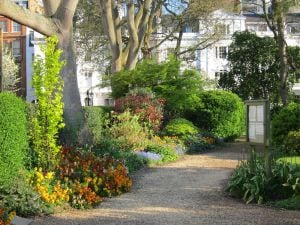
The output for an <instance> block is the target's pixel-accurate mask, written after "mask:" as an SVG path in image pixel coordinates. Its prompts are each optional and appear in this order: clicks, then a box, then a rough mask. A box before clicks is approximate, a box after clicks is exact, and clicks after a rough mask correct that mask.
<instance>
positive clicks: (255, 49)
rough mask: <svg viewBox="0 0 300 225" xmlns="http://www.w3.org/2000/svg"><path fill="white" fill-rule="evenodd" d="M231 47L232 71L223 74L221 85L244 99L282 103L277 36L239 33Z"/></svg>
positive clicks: (234, 36)
mask: <svg viewBox="0 0 300 225" xmlns="http://www.w3.org/2000/svg"><path fill="white" fill-rule="evenodd" d="M229 49H230V51H229V54H228V61H229V65H230V71H229V72H227V73H224V74H222V75H221V76H220V80H219V85H220V87H221V88H223V89H225V90H230V91H232V92H234V93H236V94H237V95H238V96H240V97H241V98H242V99H243V100H248V99H270V101H271V102H272V103H278V101H279V93H278V82H279V75H278V70H279V65H278V60H277V56H276V54H277V47H276V44H275V41H274V39H273V38H271V37H259V36H257V35H256V34H253V33H251V32H249V31H244V32H237V33H234V35H233V42H232V44H231V45H230V47H229Z"/></svg>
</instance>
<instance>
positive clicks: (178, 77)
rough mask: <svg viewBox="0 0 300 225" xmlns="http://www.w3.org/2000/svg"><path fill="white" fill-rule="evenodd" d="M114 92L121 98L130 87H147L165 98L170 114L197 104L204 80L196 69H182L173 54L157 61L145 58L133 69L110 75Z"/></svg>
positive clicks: (113, 93)
mask: <svg viewBox="0 0 300 225" xmlns="http://www.w3.org/2000/svg"><path fill="white" fill-rule="evenodd" d="M109 79H110V82H109V84H110V85H111V87H112V96H113V97H115V98H120V97H123V96H125V95H126V94H128V93H129V91H130V88H148V89H150V90H151V91H152V92H153V93H155V95H156V96H157V97H160V98H163V99H164V100H166V106H165V109H166V113H165V115H167V116H168V119H169V118H176V117H178V116H182V114H183V111H184V110H186V109H191V108H194V106H195V105H196V103H197V102H199V101H200V98H199V93H200V92H201V91H202V90H203V80H202V78H201V76H200V74H199V73H198V72H197V71H196V70H185V71H183V72H182V71H181V70H180V61H178V60H177V59H175V57H170V58H169V59H168V60H167V61H165V62H162V63H159V64H158V63H157V62H155V61H153V60H142V61H141V62H140V63H138V64H137V66H136V68H135V69H133V70H123V71H121V72H119V73H118V74H116V75H113V76H111V77H109Z"/></svg>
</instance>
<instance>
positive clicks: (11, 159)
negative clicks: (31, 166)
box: [0, 93, 28, 186]
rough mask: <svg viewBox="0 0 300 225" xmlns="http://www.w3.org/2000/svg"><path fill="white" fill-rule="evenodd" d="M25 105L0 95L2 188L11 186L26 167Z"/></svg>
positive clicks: (13, 96)
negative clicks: (19, 172)
mask: <svg viewBox="0 0 300 225" xmlns="http://www.w3.org/2000/svg"><path fill="white" fill-rule="evenodd" d="M26 125H27V124H26V109H25V103H24V102H23V101H22V100H21V99H20V98H18V97H16V96H15V95H14V94H11V93H0V186H1V185H4V184H5V185H7V186H9V185H10V184H11V182H12V181H13V180H14V179H15V177H17V176H18V171H19V170H20V169H21V168H23V166H24V158H25V156H26V150H27V148H28V142H27V141H28V138H27V130H26V128H27V127H26Z"/></svg>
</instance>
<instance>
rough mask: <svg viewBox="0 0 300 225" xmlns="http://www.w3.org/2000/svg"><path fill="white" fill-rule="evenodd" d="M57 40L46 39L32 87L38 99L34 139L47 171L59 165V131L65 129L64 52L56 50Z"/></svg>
mask: <svg viewBox="0 0 300 225" xmlns="http://www.w3.org/2000/svg"><path fill="white" fill-rule="evenodd" d="M57 43H58V41H57V38H56V37H49V38H47V45H46V46H42V52H43V53H44V54H45V57H44V58H41V57H36V59H35V62H34V65H33V67H34V74H33V87H34V88H35V93H36V96H37V99H38V104H37V108H36V114H35V116H34V117H33V119H32V130H31V139H32V144H33V149H34V151H35V152H36V154H37V157H38V165H39V167H42V168H43V169H45V170H48V169H53V168H54V167H55V165H57V155H58V153H59V151H60V146H58V145H57V143H56V142H57V137H58V131H59V129H60V128H63V127H64V123H63V118H62V116H63V103H62V90H63V81H62V78H61V76H60V75H59V73H60V70H61V69H62V67H63V65H64V63H63V62H60V56H61V53H62V52H61V51H60V50H58V49H56V45H57Z"/></svg>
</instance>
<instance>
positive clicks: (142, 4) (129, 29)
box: [96, 0, 159, 73]
mask: <svg viewBox="0 0 300 225" xmlns="http://www.w3.org/2000/svg"><path fill="white" fill-rule="evenodd" d="M96 2H97V4H98V6H99V7H100V9H101V13H102V24H103V27H104V31H105V34H106V35H107V37H108V40H109V43H110V48H111V54H112V72H113V73H114V72H118V71H120V70H122V69H123V68H125V69H133V68H134V67H135V66H136V63H137V61H138V54H139V52H140V50H141V47H142V43H143V40H144V37H145V35H146V32H147V28H148V22H149V19H151V18H152V16H150V15H153V13H154V12H153V11H152V10H153V9H154V8H155V9H157V10H158V9H159V7H156V6H155V4H156V3H157V2H156V0H144V1H141V0H138V1H133V0H126V12H123V2H122V1H114V0H98V1H96ZM124 24H126V28H125V30H124ZM122 29H123V32H125V33H126V34H125V35H122ZM123 34H124V33H123Z"/></svg>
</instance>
